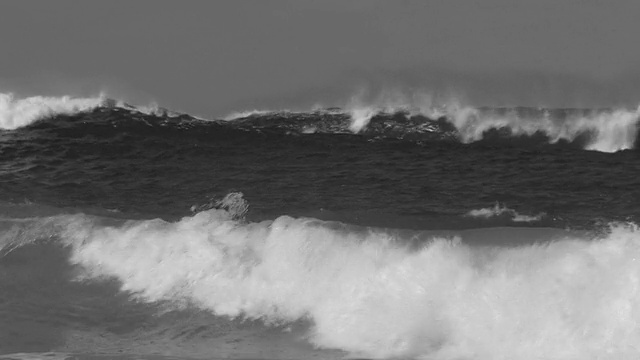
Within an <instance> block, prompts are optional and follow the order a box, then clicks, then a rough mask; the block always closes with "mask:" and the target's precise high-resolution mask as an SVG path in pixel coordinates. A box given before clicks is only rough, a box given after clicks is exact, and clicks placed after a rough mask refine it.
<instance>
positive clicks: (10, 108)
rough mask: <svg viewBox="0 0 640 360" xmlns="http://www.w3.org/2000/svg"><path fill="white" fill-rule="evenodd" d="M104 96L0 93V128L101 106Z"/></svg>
mask: <svg viewBox="0 0 640 360" xmlns="http://www.w3.org/2000/svg"><path fill="white" fill-rule="evenodd" d="M105 101H106V98H105V97H104V96H102V95H101V96H98V97H92V98H73V97H69V96H63V97H45V96H33V97H27V98H23V99H17V98H15V97H14V95H13V94H2V93H0V129H4V130H13V129H17V128H19V127H22V126H26V125H29V124H31V123H33V122H35V121H38V120H41V119H43V118H46V117H51V116H55V115H57V114H66V115H71V114H76V113H79V112H83V111H89V110H91V109H94V108H96V107H98V106H101V105H102V104H104V102H105Z"/></svg>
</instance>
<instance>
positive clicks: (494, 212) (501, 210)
mask: <svg viewBox="0 0 640 360" xmlns="http://www.w3.org/2000/svg"><path fill="white" fill-rule="evenodd" d="M505 215H506V216H509V217H510V218H511V220H512V221H513V222H534V221H540V220H542V218H543V217H544V216H545V214H544V213H540V214H537V215H522V214H519V213H518V212H516V211H515V210H513V209H509V208H508V207H506V206H505V205H500V204H499V203H496V204H495V205H494V206H493V207H490V208H482V209H474V210H471V211H469V212H468V213H466V216H469V217H474V218H485V219H488V218H492V217H499V216H505Z"/></svg>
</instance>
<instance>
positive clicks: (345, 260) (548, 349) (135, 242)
mask: <svg viewBox="0 0 640 360" xmlns="http://www.w3.org/2000/svg"><path fill="white" fill-rule="evenodd" d="M45 223H46V224H45V225H40V226H39V229H40V230H38V231H41V230H42V229H44V228H55V229H57V230H56V231H57V232H58V235H59V237H61V238H62V239H63V241H64V243H65V244H66V245H67V246H68V247H69V248H70V249H71V254H72V255H71V258H70V261H71V262H72V263H73V264H76V265H78V266H80V267H81V268H82V269H83V275H82V276H83V277H84V278H85V279H86V280H91V279H96V278H104V277H110V278H116V279H118V280H119V281H120V282H121V284H122V285H121V286H122V290H123V291H127V292H130V293H132V294H134V296H136V297H137V298H138V299H139V300H140V301H148V302H156V301H169V302H172V303H175V304H178V305H180V304H183V305H185V304H189V305H190V306H196V307H199V308H202V309H207V310H209V311H211V312H213V313H215V314H217V315H225V316H231V317H237V316H241V317H246V318H251V319H262V320H263V321H265V322H266V323H270V324H273V323H275V324H281V323H288V322H294V321H297V320H300V319H307V320H310V321H311V323H312V324H313V328H312V330H311V332H310V333H309V334H308V339H309V341H310V342H312V343H313V344H315V345H316V346H318V347H323V348H337V349H342V350H345V351H347V352H349V353H351V354H352V355H353V356H368V357H375V358H388V357H393V358H428V359H471V358H473V359H530V358H532V357H536V358H545V359H585V358H587V359H590V358H599V359H621V358H637V357H638V356H639V355H640V351H639V350H638V349H637V348H636V345H637V344H638V343H640V328H639V327H638V323H640V262H638V261H637V259H638V258H640V235H639V230H638V229H637V228H636V227H635V226H624V225H618V226H614V227H612V228H611V230H610V232H609V233H608V234H607V235H605V236H602V237H601V238H599V239H596V240H593V239H585V238H583V237H584V235H577V234H576V235H563V236H562V237H559V238H555V240H553V241H551V238H549V242H546V243H538V244H529V245H520V246H510V247H495V246H494V247H490V246H475V245H470V244H472V243H473V239H474V236H475V235H474V232H473V231H470V232H463V233H461V234H462V235H460V236H437V235H433V234H430V235H428V234H425V233H422V235H420V233H418V234H415V235H412V236H409V237H408V238H404V237H402V236H400V235H398V234H399V233H398V232H392V231H385V230H381V229H374V228H354V227H350V226H346V225H343V224H339V223H327V222H322V221H319V220H316V219H310V218H300V219H295V218H291V217H288V216H282V217H279V218H277V219H275V220H273V221H265V222H260V223H250V222H245V221H243V220H236V219H234V215H233V214H232V213H230V212H228V211H225V210H221V209H210V210H206V211H202V212H199V213H197V214H195V215H193V216H190V217H185V218H183V219H182V220H180V221H178V222H174V223H171V222H165V221H162V220H159V219H156V220H147V221H128V222H126V223H118V224H111V225H106V224H103V223H101V221H100V220H99V219H96V218H89V217H86V216H82V215H74V216H62V217H56V218H49V219H48V220H46V221H45ZM52 224H53V225H52ZM36 228H38V226H36ZM496 234H500V232H496ZM23 236H27V237H29V238H33V237H34V234H33V233H28V232H27V233H24V232H23ZM416 236H417V237H418V238H422V242H417V243H416V240H415V239H416ZM478 236H479V235H478ZM485 236H486V234H485ZM496 236H497V235H496Z"/></svg>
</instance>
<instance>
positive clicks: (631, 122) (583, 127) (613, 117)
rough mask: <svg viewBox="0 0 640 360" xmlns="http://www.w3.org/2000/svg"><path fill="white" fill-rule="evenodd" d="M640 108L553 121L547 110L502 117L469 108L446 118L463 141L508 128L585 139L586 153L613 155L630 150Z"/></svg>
mask: <svg viewBox="0 0 640 360" xmlns="http://www.w3.org/2000/svg"><path fill="white" fill-rule="evenodd" d="M639 118H640V108H638V109H636V110H635V111H631V110H626V109H617V110H602V111H595V110H594V111H590V112H588V113H586V114H585V113H583V112H576V113H574V114H571V113H569V114H567V116H566V117H564V118H556V117H554V116H553V115H552V113H551V112H550V111H542V116H522V115H521V114H519V113H518V112H517V111H516V110H515V109H514V110H513V111H508V112H506V113H503V114H498V113H496V112H495V111H486V110H485V111H483V110H481V109H477V108H472V107H459V108H455V109H453V110H452V111H450V112H449V113H448V114H447V119H448V120H449V121H450V122H451V123H452V124H453V125H454V126H455V127H456V129H457V131H458V133H459V135H460V139H461V141H462V142H465V143H469V142H474V141H478V140H481V139H483V137H484V136H485V133H486V132H487V131H488V130H492V129H508V130H509V131H510V133H511V135H512V136H520V135H527V136H531V135H534V134H536V133H542V134H544V135H546V136H547V137H548V138H549V141H550V142H551V143H556V142H558V141H560V140H566V141H569V142H572V141H574V140H576V139H578V138H579V137H581V136H585V135H586V136H587V137H588V139H587V140H586V143H585V145H584V148H585V149H586V150H596V151H602V152H616V151H620V150H627V149H632V148H633V146H634V143H635V141H636V136H637V132H638V129H637V127H638V119H639Z"/></svg>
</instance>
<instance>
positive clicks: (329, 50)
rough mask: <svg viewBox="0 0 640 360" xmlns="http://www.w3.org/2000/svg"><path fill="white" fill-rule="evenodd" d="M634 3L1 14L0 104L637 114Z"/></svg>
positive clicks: (9, 9)
mask: <svg viewBox="0 0 640 360" xmlns="http://www.w3.org/2000/svg"><path fill="white" fill-rule="evenodd" d="M639 15H640V1H634V0H629V1H616V0H611V1H605V0H603V1H590V0H584V1H572V0H551V1H547V0H531V1H516V0H483V1H473V0H469V1H456V0H442V1H429V0H423V1H391V0H389V1H264V0H256V1H238V0H234V1H171V2H167V1H158V0H150V1H126V2H125V1H87V0H80V1H68V0H62V1H60V0H58V1H48V0H43V1H28V0H19V1H3V2H2V5H1V12H0V46H1V47H0V49H2V50H1V54H0V90H2V91H10V92H15V93H17V94H19V95H33V94H42V95H61V94H70V95H88V94H95V93H97V92H99V91H101V90H106V91H107V92H108V93H109V94H110V95H111V96H114V97H119V98H124V99H125V100H129V101H131V102H133V103H145V102H148V101H151V100H155V101H157V102H158V103H159V104H161V105H163V106H166V107H169V108H174V109H178V110H182V111H187V112H191V113H195V114H199V115H203V116H209V117H215V116H221V115H224V114H226V113H229V112H230V111H234V110H245V109H254V108H278V107H289V108H296V107H304V106H311V105H314V104H319V105H324V106H332V105H338V106H339V105H343V104H344V103H345V102H346V101H347V100H348V98H349V97H350V96H352V95H353V94H355V93H357V92H358V91H362V90H363V89H364V90H366V91H368V92H369V94H375V93H376V92H379V91H382V90H381V89H395V90H397V91H401V92H405V93H408V94H410V93H413V92H420V93H429V92H431V93H442V92H447V93H455V94H458V95H459V96H460V97H461V98H464V99H466V101H469V102H472V103H476V104H484V105H517V104H522V105H551V106H563V105H564V106H576V105H580V106H589V105H593V106H603V105H617V104H625V105H627V106H633V105H634V104H637V103H638V100H640V46H639V45H638V44H639V42H638V36H639V35H640V20H639Z"/></svg>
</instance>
